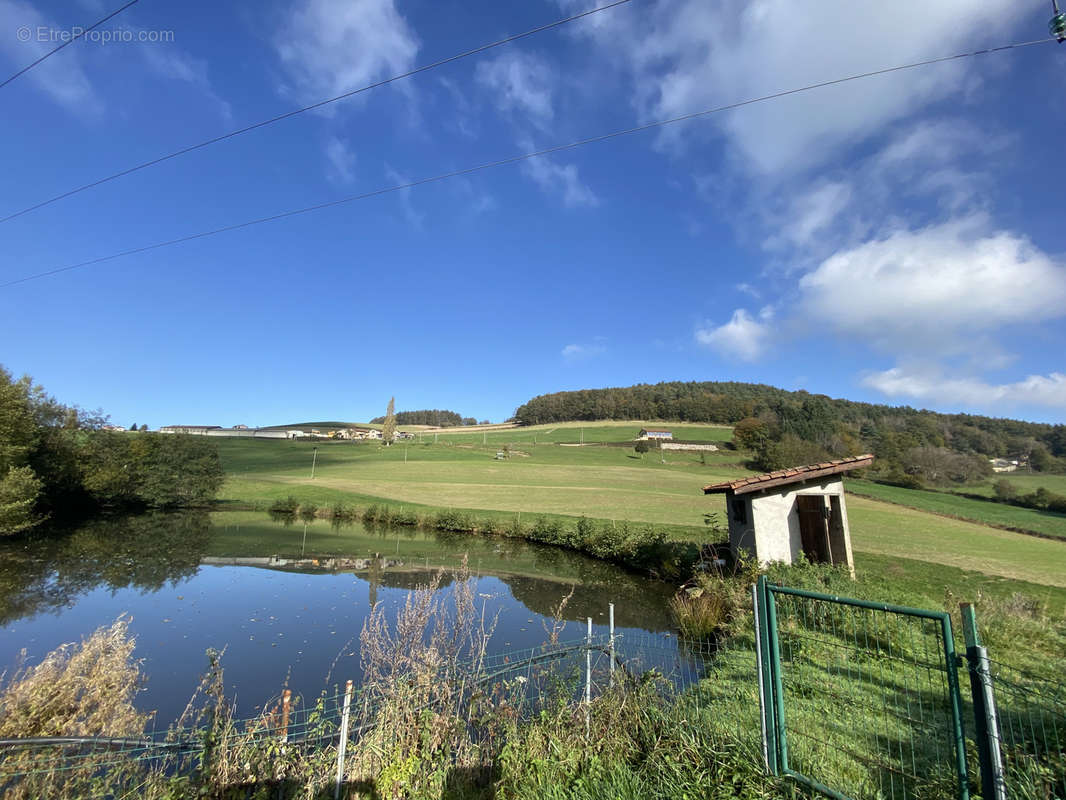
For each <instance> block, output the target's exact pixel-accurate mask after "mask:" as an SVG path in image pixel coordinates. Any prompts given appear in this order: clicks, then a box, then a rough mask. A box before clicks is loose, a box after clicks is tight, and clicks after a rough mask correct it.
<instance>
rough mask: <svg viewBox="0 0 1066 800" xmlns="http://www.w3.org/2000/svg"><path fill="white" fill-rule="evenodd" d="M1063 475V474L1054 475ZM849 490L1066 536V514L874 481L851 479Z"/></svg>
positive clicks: (955, 514) (934, 511)
mask: <svg viewBox="0 0 1066 800" xmlns="http://www.w3.org/2000/svg"><path fill="white" fill-rule="evenodd" d="M1051 477H1055V478H1061V477H1062V476H1058V475H1055V476H1051ZM848 490H849V491H851V492H854V493H857V494H861V495H864V496H866V497H872V498H874V499H876V500H884V501H886V502H889V503H899V504H900V505H905V506H910V507H911V508H917V509H919V510H922V511H932V512H933V513H935V514H946V515H948V516H952V517H958V518H959V519H966V520H971V521H973V522H978V523H982V524H985V525H996V526H1000V527H1006V528H1017V529H1020V530H1025V531H1032V532H1034V533H1039V534H1042V535H1044V536H1055V537H1057V538H1059V539H1066V515H1063V514H1055V513H1052V512H1050V511H1037V510H1036V509H1032V508H1020V507H1018V506H1011V505H1007V504H1005V503H993V502H989V501H985V500H974V499H972V498H969V497H959V496H958V495H956V494H951V493H949V492H932V491H920V490H916V489H903V488H901V487H898V486H886V485H884V484H880V483H873V482H871V481H860V480H852V481H848Z"/></svg>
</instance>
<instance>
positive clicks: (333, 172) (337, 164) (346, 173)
mask: <svg viewBox="0 0 1066 800" xmlns="http://www.w3.org/2000/svg"><path fill="white" fill-rule="evenodd" d="M325 152H326V159H327V160H328V161H329V166H330V169H329V172H328V173H327V175H328V176H329V178H330V179H331V180H335V181H338V182H340V183H351V182H352V180H354V179H355V153H353V152H352V150H351V148H350V147H349V146H348V145H347V143H345V142H344V141H343V140H341V139H339V138H338V137H336V136H330V137H329V139H327V140H326V149H325Z"/></svg>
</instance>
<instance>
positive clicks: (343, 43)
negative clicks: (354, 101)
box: [274, 0, 419, 101]
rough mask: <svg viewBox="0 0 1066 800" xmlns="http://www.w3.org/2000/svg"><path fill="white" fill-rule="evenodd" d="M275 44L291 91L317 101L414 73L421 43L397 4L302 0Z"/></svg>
mask: <svg viewBox="0 0 1066 800" xmlns="http://www.w3.org/2000/svg"><path fill="white" fill-rule="evenodd" d="M274 46H275V48H276V49H277V52H278V55H279V57H280V58H281V62H282V64H283V65H284V66H285V68H286V69H287V71H288V73H289V78H290V80H291V81H292V86H291V87H287V90H288V91H291V92H294V93H295V94H296V95H297V96H298V97H299V98H301V99H302V100H304V101H314V100H321V99H323V98H325V97H327V96H333V95H337V94H341V93H343V92H346V91H350V90H352V89H357V88H359V87H361V86H364V85H366V84H368V83H372V82H373V81H375V80H380V79H381V78H385V77H388V76H389V75H393V74H396V73H399V72H405V71H407V70H409V69H411V67H412V66H413V65H414V59H415V56H416V55H417V53H418V48H419V42H418V38H417V37H416V36H415V34H414V32H413V31H412V30H411V28H410V27H409V26H408V24H407V21H406V20H405V19H404V18H403V17H402V16H401V15H400V13H399V12H398V11H397V10H396V4H395V2H394V0H300V2H298V3H297V4H296V5H295V7H294V8H293V9H292V11H291V12H290V13H289V14H288V15H287V17H286V19H285V21H284V23H283V24H282V25H281V26H280V29H279V30H278V31H277V33H276V34H275V36H274Z"/></svg>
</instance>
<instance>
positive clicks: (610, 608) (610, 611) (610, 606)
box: [607, 603, 614, 686]
mask: <svg viewBox="0 0 1066 800" xmlns="http://www.w3.org/2000/svg"><path fill="white" fill-rule="evenodd" d="M607 619H608V624H610V626H611V639H610V651H611V663H610V665H609V666H608V667H607V671H608V673H609V674H610V676H611V679H610V685H611V686H614V603H608V604H607Z"/></svg>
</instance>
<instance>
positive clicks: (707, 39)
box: [563, 0, 1023, 174]
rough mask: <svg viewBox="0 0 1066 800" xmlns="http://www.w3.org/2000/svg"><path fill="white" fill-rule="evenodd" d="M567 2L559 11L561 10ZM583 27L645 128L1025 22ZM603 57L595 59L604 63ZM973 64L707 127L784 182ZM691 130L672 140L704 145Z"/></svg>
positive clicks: (914, 10)
mask: <svg viewBox="0 0 1066 800" xmlns="http://www.w3.org/2000/svg"><path fill="white" fill-rule="evenodd" d="M569 2H570V0H564V2H563V4H564V5H567V4H568V3H569ZM600 16H602V17H604V19H603V20H600V23H601V24H597V25H586V26H582V27H581V29H580V30H581V31H582V32H584V33H585V34H586V35H591V36H592V37H593V39H594V41H596V42H597V43H598V45H599V46H600V48H601V49H602V50H603V51H604V53H605V54H606V56H607V57H608V58H611V59H612V60H614V61H615V62H619V61H620V62H622V63H624V64H626V65H627V66H628V67H629V68H630V70H631V73H632V76H633V88H634V104H635V105H636V106H637V108H638V110H639V111H640V112H641V114H642V116H643V117H644V118H645V119H649V118H653V117H671V116H677V115H681V114H686V113H690V112H692V111H697V110H700V109H703V108H709V107H713V106H717V105H723V104H726V103H730V102H735V101H737V100H743V99H746V98H750V97H757V96H761V95H766V94H771V93H775V92H780V91H782V90H785V89H790V88H794V87H798V86H802V85H806V84H813V83H819V82H823V81H827V80H832V79H836V78H840V77H843V76H847V75H852V74H858V73H862V72H867V71H871V70H876V69H879V68H882V67H889V66H894V65H897V64H902V63H907V62H911V61H919V60H923V59H926V58H929V57H931V56H938V55H944V54H950V53H952V52H957V51H959V50H963V49H971V48H972V47H974V46H980V45H981V44H983V43H986V42H990V41H991V39H992V38H993V37H995V38H997V39H1001V38H1003V37H1004V36H1007V37H1009V35H1010V32H1011V30H1012V29H1013V28H1014V27H1016V26H1017V25H1018V24H1019V23H1020V22H1021V21H1023V17H1022V16H1021V15H1019V14H1018V13H1017V4H1016V3H1015V2H1014V1H1013V0H988V2H986V3H982V4H980V5H979V6H974V5H973V4H972V3H968V2H965V0H939V2H936V3H929V2H927V1H926V0H897V2H894V3H881V4H874V5H871V4H867V3H849V2H841V0H810V2H807V3H804V5H803V9H802V13H799V14H797V13H796V6H795V3H793V2H787V1H786V0H753V2H748V3H708V2H706V0H671V2H666V0H661V2H659V3H658V4H657V5H656V6H655V7H654V8H652V9H649V10H647V11H645V12H644V13H641V14H625V13H621V12H618V13H615V14H611V15H606V14H605V15H600ZM601 57H602V55H601ZM974 69H975V67H974V66H973V65H971V64H962V63H958V62H947V63H943V64H938V65H933V66H929V67H923V68H918V69H914V70H907V71H904V72H898V73H892V74H888V75H881V76H877V77H873V78H867V79H863V80H859V81H854V82H851V83H847V84H839V85H835V86H829V87H825V88H821V89H816V90H812V91H810V92H806V93H803V94H797V95H792V96H788V97H783V98H779V99H776V100H774V101H772V102H768V103H761V104H758V105H753V106H748V107H745V108H742V109H738V110H735V111H731V112H727V113H725V114H722V115H720V116H717V117H715V118H714V119H715V121H716V122H717V129H718V130H721V131H722V132H724V133H725V135H726V137H727V138H728V140H729V142H730V144H731V145H732V147H733V149H734V150H735V152H737V153H738V154H740V156H741V157H742V159H743V161H744V163H745V164H746V165H747V166H748V167H749V168H751V169H752V170H754V171H755V172H758V173H764V174H770V173H791V172H794V171H796V170H797V169H802V168H804V167H809V166H813V165H817V164H820V163H824V162H825V161H827V160H828V159H830V158H831V157H833V156H834V155H835V154H837V153H838V151H839V150H840V149H841V148H843V147H849V146H852V145H854V144H856V143H858V142H861V141H863V140H864V139H866V138H868V137H870V136H871V135H874V134H876V133H878V132H879V131H880V130H882V129H883V127H884V126H885V125H886V124H888V123H890V122H893V121H895V120H898V119H902V118H904V117H906V116H908V115H909V114H911V113H912V112H914V111H916V110H918V109H920V108H921V107H923V106H924V105H926V104H928V103H930V102H934V101H937V100H940V99H942V98H944V97H946V96H948V95H949V94H951V93H953V92H955V91H957V90H958V89H960V88H962V87H963V86H964V85H965V84H966V81H968V80H973V75H974ZM709 129H710V130H714V128H712V127H711V126H710V125H707V124H703V123H699V122H697V123H691V124H686V125H684V126H678V127H677V128H676V129H674V130H672V131H670V134H669V135H670V136H671V137H674V138H678V137H680V138H684V137H689V136H691V137H702V138H706V137H707V135H708V134H707V132H708V130H709Z"/></svg>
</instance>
